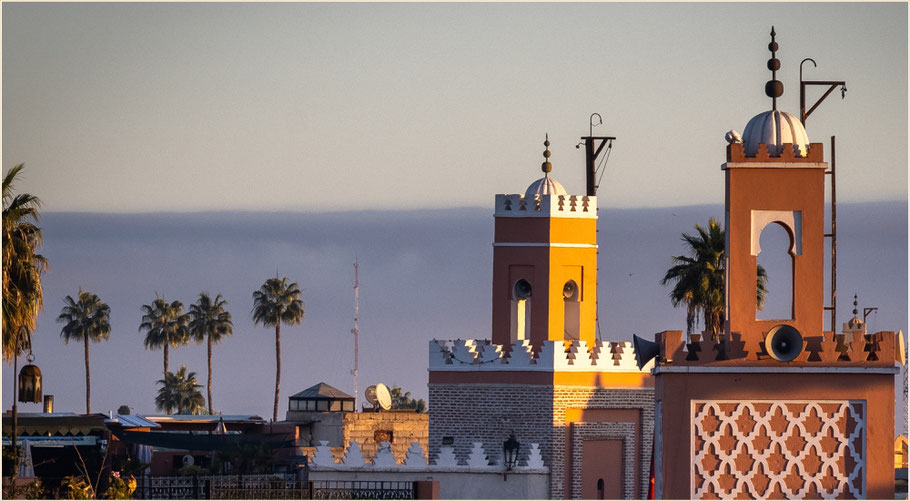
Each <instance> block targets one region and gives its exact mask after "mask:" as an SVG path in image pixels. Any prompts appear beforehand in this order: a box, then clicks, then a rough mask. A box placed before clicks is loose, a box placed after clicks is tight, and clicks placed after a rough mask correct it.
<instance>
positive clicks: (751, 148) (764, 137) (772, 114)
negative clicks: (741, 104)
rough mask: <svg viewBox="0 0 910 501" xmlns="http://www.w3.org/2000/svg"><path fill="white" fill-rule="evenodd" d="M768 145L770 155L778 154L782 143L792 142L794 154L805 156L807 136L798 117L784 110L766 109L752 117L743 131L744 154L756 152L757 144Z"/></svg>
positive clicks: (807, 145)
mask: <svg viewBox="0 0 910 501" xmlns="http://www.w3.org/2000/svg"><path fill="white" fill-rule="evenodd" d="M760 143H765V144H767V145H768V153H769V154H770V155H771V156H772V157H778V156H780V153H781V151H783V146H782V145H783V144H784V143H792V144H793V146H795V148H794V151H793V153H794V155H795V156H798V157H805V156H806V155H807V154H808V151H809V148H808V147H809V136H807V135H806V128H805V127H803V124H802V123H800V121H799V118H797V117H795V116H793V115H791V114H789V113H787V112H785V111H778V110H773V111H766V112H764V113H760V114H758V115H755V116H754V117H752V120H749V123H748V124H747V125H746V130H745V131H743V149H744V150H745V153H746V156H748V157H753V156H755V154H756V153H757V152H758V145H759V144H760Z"/></svg>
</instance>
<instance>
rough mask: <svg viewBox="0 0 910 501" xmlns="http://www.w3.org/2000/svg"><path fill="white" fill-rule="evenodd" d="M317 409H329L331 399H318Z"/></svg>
mask: <svg viewBox="0 0 910 501" xmlns="http://www.w3.org/2000/svg"><path fill="white" fill-rule="evenodd" d="M316 410H317V411H327V410H329V401H328V400H317V401H316Z"/></svg>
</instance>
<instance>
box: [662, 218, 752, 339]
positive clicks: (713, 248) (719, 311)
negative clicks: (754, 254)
mask: <svg viewBox="0 0 910 501" xmlns="http://www.w3.org/2000/svg"><path fill="white" fill-rule="evenodd" d="M695 230H696V231H697V234H696V235H689V234H687V233H683V235H682V240H683V242H685V244H686V247H687V248H688V250H689V254H690V255H688V256H673V266H672V267H671V268H670V269H669V270H667V273H666V274H665V275H664V278H663V279H662V280H661V282H660V283H661V284H663V285H668V284H673V289H672V290H671V291H670V301H671V302H672V303H673V306H676V307H678V306H680V305H685V307H686V331H687V333H689V334H691V333H692V331H693V329H694V328H695V327H697V325H698V320H699V316H701V317H703V319H704V326H705V331H706V332H708V333H710V334H711V335H712V337H713V338H715V339H716V338H717V335H718V333H719V331H720V328H721V326H722V325H723V318H724V293H725V280H726V278H725V274H726V259H725V257H726V251H725V238H724V229H723V228H721V227H720V224H718V222H717V220H716V219H714V218H713V217H712V218H711V219H710V220H708V226H707V228H703V227H702V226H700V225H698V224H696V225H695ZM756 281H757V283H756V285H757V289H756V290H757V294H756V304H757V306H758V309H762V307H764V302H765V295H766V293H767V289H766V284H767V282H768V274H767V272H766V271H765V269H764V268H762V267H761V266H759V267H758V269H757V270H756Z"/></svg>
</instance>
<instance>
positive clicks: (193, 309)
mask: <svg viewBox="0 0 910 501" xmlns="http://www.w3.org/2000/svg"><path fill="white" fill-rule="evenodd" d="M226 305H227V301H225V300H224V298H223V297H221V294H218V295H217V296H215V299H212V298H211V297H209V295H208V294H206V293H205V292H203V293H201V294H199V299H198V300H197V301H196V304H193V305H190V312H189V316H190V321H189V324H188V327H189V335H190V337H191V338H192V339H193V340H194V341H196V342H197V343H201V342H203V341H205V342H206V348H207V350H206V353H207V357H206V358H207V360H208V369H209V372H208V384H207V385H206V393H207V397H208V405H209V414H214V412H215V411H214V410H213V408H212V345H213V344H215V343H220V342H221V341H222V339H224V338H226V337H227V336H230V335H231V334H232V333H233V331H234V323H233V322H232V321H231V313H230V312H229V311H226V310H225V309H224V307H225V306H226Z"/></svg>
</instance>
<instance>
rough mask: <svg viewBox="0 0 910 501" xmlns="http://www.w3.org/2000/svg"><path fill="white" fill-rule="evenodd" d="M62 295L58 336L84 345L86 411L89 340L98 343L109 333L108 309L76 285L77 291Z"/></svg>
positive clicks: (88, 404)
mask: <svg viewBox="0 0 910 501" xmlns="http://www.w3.org/2000/svg"><path fill="white" fill-rule="evenodd" d="M76 297H77V298H78V299H73V297H72V296H66V297H65V298H64V299H63V302H64V304H65V306H64V307H63V310H61V311H60V315H59V316H58V317H57V323H62V324H64V326H63V329H62V330H61V331H60V337H62V338H63V342H64V343H69V342H70V341H80V342H82V343H84V345H85V412H86V414H88V413H90V412H92V410H91V394H92V390H91V388H92V385H91V378H90V376H89V374H90V373H89V357H88V352H89V349H88V345H89V341H91V342H93V343H97V342H99V341H102V340H106V339H108V338H109V337H110V335H111V309H110V307H109V306H108V305H106V304H104V302H102V301H101V299H100V298H99V297H98V296H96V295H94V294H92V293H91V292H87V291H83V290H82V289H79V292H78V294H77V295H76Z"/></svg>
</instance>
